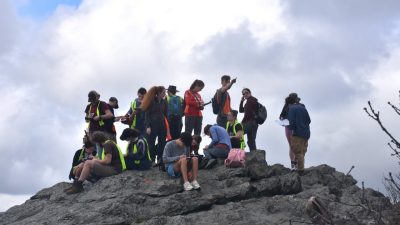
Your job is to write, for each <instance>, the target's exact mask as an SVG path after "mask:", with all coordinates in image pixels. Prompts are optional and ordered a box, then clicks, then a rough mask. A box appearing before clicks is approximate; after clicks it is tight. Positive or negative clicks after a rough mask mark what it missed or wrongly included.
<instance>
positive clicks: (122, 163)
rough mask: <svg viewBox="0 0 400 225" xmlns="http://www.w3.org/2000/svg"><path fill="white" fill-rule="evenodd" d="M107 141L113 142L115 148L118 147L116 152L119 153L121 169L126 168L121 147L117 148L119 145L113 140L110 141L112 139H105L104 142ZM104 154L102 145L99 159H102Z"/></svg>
mask: <svg viewBox="0 0 400 225" xmlns="http://www.w3.org/2000/svg"><path fill="white" fill-rule="evenodd" d="M108 142H111V143H113V144H114V145H115V146H117V148H118V153H119V159H120V161H121V166H122V171H124V170H126V164H125V159H124V155H123V154H122V152H121V149H120V148H119V146H118V145H117V143H115V142H114V141H112V140H107V141H106V142H105V143H108ZM104 156H105V154H104V147H103V151H102V153H101V158H100V159H101V160H103V159H104Z"/></svg>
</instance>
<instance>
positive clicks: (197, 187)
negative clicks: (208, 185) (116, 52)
mask: <svg viewBox="0 0 400 225" xmlns="http://www.w3.org/2000/svg"><path fill="white" fill-rule="evenodd" d="M190 184H191V185H192V187H193V189H194V190H198V189H200V184H199V182H197V180H194V181H192V183H190Z"/></svg>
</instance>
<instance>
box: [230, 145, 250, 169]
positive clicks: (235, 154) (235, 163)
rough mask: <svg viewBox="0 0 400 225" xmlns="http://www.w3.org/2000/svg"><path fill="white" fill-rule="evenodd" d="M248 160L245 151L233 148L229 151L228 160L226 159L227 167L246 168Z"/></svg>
mask: <svg viewBox="0 0 400 225" xmlns="http://www.w3.org/2000/svg"><path fill="white" fill-rule="evenodd" d="M245 160H246V154H245V152H244V150H243V149H240V148H232V149H231V150H230V151H229V154H228V158H227V159H225V166H226V167H231V168H235V167H244V163H245Z"/></svg>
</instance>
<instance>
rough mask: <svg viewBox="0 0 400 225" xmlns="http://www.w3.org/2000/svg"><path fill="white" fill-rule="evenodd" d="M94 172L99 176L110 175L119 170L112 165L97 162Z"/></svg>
mask: <svg viewBox="0 0 400 225" xmlns="http://www.w3.org/2000/svg"><path fill="white" fill-rule="evenodd" d="M91 172H92V174H93V175H96V176H98V177H109V176H112V175H116V174H118V172H117V171H116V170H115V169H114V167H112V166H108V165H103V164H100V163H98V162H95V163H94V165H93V169H92V171H91Z"/></svg>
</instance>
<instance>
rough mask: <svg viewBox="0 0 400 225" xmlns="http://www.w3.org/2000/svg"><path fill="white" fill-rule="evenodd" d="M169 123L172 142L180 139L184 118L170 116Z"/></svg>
mask: <svg viewBox="0 0 400 225" xmlns="http://www.w3.org/2000/svg"><path fill="white" fill-rule="evenodd" d="M168 123H169V132H170V133H171V138H172V140H176V139H178V138H179V136H180V135H181V132H182V117H181V116H170V117H168Z"/></svg>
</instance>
